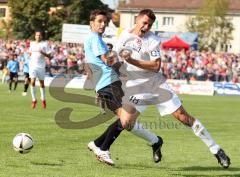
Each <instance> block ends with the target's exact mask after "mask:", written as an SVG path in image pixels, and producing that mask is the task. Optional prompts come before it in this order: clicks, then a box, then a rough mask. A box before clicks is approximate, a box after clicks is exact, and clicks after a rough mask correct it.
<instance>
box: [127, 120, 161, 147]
mask: <svg viewBox="0 0 240 177" xmlns="http://www.w3.org/2000/svg"><path fill="white" fill-rule="evenodd" d="M131 133H133V134H134V135H136V136H138V137H140V138H142V139H144V140H146V141H148V142H149V143H150V144H151V145H153V144H154V143H157V142H158V137H157V136H156V135H155V134H153V133H151V132H150V131H149V130H147V129H144V128H143V125H142V124H141V123H139V122H136V123H135V124H134V127H133V128H132V130H131Z"/></svg>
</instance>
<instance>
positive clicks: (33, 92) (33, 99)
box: [30, 86, 37, 101]
mask: <svg viewBox="0 0 240 177" xmlns="http://www.w3.org/2000/svg"><path fill="white" fill-rule="evenodd" d="M30 90H31V95H32V101H36V100H37V99H36V87H35V86H34V87H33V86H31V87H30Z"/></svg>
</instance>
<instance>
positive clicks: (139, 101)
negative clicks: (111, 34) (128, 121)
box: [123, 82, 182, 116]
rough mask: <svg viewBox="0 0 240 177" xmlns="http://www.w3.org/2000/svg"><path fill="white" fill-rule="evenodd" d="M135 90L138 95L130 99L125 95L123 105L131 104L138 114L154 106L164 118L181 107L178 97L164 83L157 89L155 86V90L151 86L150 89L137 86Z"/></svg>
mask: <svg viewBox="0 0 240 177" xmlns="http://www.w3.org/2000/svg"><path fill="white" fill-rule="evenodd" d="M126 90H128V88H127V89H126ZM135 90H137V91H138V93H139V94H134V95H132V96H130V97H129V95H128V94H126V97H125V98H123V103H127V102H128V103H131V104H132V105H134V106H135V108H136V109H137V110H138V111H139V112H140V113H142V112H144V110H145V109H146V108H147V107H148V106H149V105H155V106H156V107H157V109H158V111H159V113H160V115H161V116H164V115H168V114H172V113H173V112H175V111H176V110H177V109H178V108H179V107H180V106H181V105H182V103H181V101H180V99H179V98H178V96H177V95H176V94H175V93H174V91H173V90H172V89H171V88H170V86H169V85H168V84H167V83H166V82H164V83H161V84H160V85H159V86H158V87H156V85H155V88H153V85H152V87H151V86H149V87H148V86H147V87H141V86H139V87H138V88H137V89H135ZM140 90H144V92H143V91H142V92H139V91H140ZM146 90H147V92H146Z"/></svg>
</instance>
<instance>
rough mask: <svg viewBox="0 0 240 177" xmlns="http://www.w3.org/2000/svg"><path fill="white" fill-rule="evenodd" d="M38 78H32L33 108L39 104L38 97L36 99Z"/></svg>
mask: <svg viewBox="0 0 240 177" xmlns="http://www.w3.org/2000/svg"><path fill="white" fill-rule="evenodd" d="M35 83H36V78H31V95H32V108H33V109H35V108H36V105H37V99H36V87H35Z"/></svg>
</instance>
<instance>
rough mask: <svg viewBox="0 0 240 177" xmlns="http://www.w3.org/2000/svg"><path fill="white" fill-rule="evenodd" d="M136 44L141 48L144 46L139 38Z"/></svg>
mask: <svg viewBox="0 0 240 177" xmlns="http://www.w3.org/2000/svg"><path fill="white" fill-rule="evenodd" d="M135 43H136V45H137V46H138V47H141V46H142V40H141V39H139V38H137V39H136V40H135Z"/></svg>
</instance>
